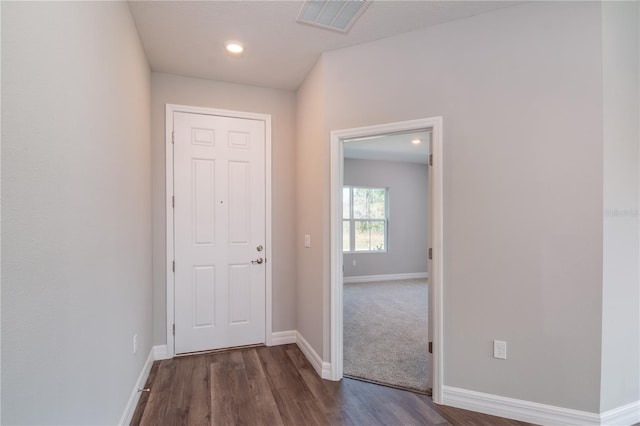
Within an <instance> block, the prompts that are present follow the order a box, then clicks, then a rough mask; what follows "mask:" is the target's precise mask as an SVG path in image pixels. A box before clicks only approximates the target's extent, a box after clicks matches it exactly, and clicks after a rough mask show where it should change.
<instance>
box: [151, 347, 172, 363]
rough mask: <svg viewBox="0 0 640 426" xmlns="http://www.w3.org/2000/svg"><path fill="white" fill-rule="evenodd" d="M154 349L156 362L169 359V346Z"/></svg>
mask: <svg viewBox="0 0 640 426" xmlns="http://www.w3.org/2000/svg"><path fill="white" fill-rule="evenodd" d="M152 349H153V359H154V360H155V361H160V360H161V359H169V355H168V354H167V345H157V346H154V347H153V348H152Z"/></svg>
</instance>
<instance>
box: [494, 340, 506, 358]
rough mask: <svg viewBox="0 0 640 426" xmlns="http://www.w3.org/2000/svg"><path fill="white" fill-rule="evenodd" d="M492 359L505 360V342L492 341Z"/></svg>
mask: <svg viewBox="0 0 640 426" xmlns="http://www.w3.org/2000/svg"><path fill="white" fill-rule="evenodd" d="M493 357H494V358H498V359H507V342H503V341H502V340H494V341H493Z"/></svg>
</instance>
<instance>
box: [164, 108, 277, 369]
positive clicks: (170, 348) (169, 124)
mask: <svg viewBox="0 0 640 426" xmlns="http://www.w3.org/2000/svg"><path fill="white" fill-rule="evenodd" d="M165 111H166V115H165V117H166V118H165V131H166V132H165V154H166V163H165V176H166V188H165V212H166V217H167V221H166V230H167V233H166V239H167V252H166V255H167V258H166V274H167V357H168V358H173V357H174V356H175V343H174V336H173V324H174V321H175V315H174V314H175V312H174V309H175V306H174V291H175V281H174V277H175V275H174V272H173V260H174V233H173V227H174V226H173V220H174V217H173V206H172V197H173V193H174V191H173V141H172V140H173V113H174V112H186V113H193V114H206V115H217V116H222V117H232V118H244V119H248V120H259V121H264V125H265V135H264V136H265V191H266V192H265V204H266V205H265V231H266V233H265V237H266V240H265V254H266V256H267V258H268V257H271V255H272V252H271V115H268V114H255V113H250V112H239V111H228V110H222V109H212V108H201V107H192V106H185V105H174V104H166V110H165ZM269 260H270V259H269ZM271 264H272V262H266V263H265V268H266V269H265V274H266V277H265V284H266V287H265V305H266V306H265V343H266V345H267V346H271V344H272V342H271V337H272V336H271V334H272V333H271V330H272V324H271V318H272V312H271V306H272V302H271V300H272V299H271V297H272V293H271V283H272V282H271V270H272V268H271Z"/></svg>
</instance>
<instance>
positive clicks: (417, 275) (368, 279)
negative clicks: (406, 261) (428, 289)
mask: <svg viewBox="0 0 640 426" xmlns="http://www.w3.org/2000/svg"><path fill="white" fill-rule="evenodd" d="M428 278H429V274H428V273H427V272H413V273H408V274H387V275H360V276H357V277H344V278H343V279H342V282H343V283H345V284H354V283H372V282H377V281H399V280H423V279H428Z"/></svg>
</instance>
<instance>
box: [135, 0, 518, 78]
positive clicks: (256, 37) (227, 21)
mask: <svg viewBox="0 0 640 426" xmlns="http://www.w3.org/2000/svg"><path fill="white" fill-rule="evenodd" d="M514 3H515V2H504V1H497V2H486V1H402V0H396V1H373V2H372V3H371V4H370V5H369V7H367V9H366V10H365V11H364V13H363V14H362V16H361V17H360V19H359V20H358V21H357V22H356V23H355V25H354V26H353V27H352V28H351V30H350V31H349V32H348V33H347V34H342V33H338V32H333V31H329V30H325V29H321V28H316V27H312V26H309V25H303V24H299V23H296V17H297V16H298V12H299V11H300V8H301V6H302V2H301V1H130V2H129V7H130V9H131V13H132V16H133V19H134V21H135V23H136V26H137V28H138V33H139V34H140V38H141V40H142V45H143V47H144V50H145V52H146V55H147V58H148V59H149V63H150V65H151V69H152V70H153V71H157V72H165V73H170V74H178V75H184V76H188V77H198V78H205V79H210V80H218V81H227V82H231V83H240V84H248V85H255V86H262V87H273V88H279V89H296V88H297V87H298V86H299V85H300V83H302V81H303V80H304V78H305V76H306V75H307V73H308V72H309V70H310V69H311V67H313V65H314V63H315V62H316V60H317V59H318V57H319V56H320V54H321V53H322V52H326V51H330V50H335V49H340V48H343V47H348V46H353V45H356V44H361V43H366V42H369V41H373V40H378V39H381V38H385V37H390V36H393V35H396V34H400V33H404V32H409V31H414V30H417V29H420V28H425V27H429V26H433V25H437V24H441V23H443V22H447V21H452V20H456V19H462V18H466V17H469V16H473V15H477V14H480V13H484V12H488V11H491V10H494V9H499V8H502V7H507V6H511V5H513V4H514ZM227 40H239V41H242V42H243V43H245V45H246V52H245V54H244V55H243V56H241V57H235V58H234V57H230V56H228V55H227V54H226V53H225V51H224V42H225V41H227Z"/></svg>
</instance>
